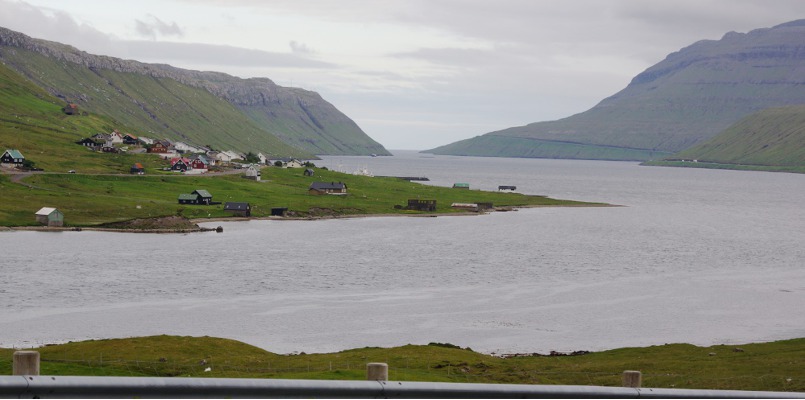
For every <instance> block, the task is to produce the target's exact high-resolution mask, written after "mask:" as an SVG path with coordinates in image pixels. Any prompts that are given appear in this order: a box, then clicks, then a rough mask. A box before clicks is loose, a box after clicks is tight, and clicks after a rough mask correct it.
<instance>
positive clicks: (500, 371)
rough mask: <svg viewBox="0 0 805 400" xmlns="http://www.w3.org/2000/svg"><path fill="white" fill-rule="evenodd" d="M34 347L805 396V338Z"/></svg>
mask: <svg viewBox="0 0 805 400" xmlns="http://www.w3.org/2000/svg"><path fill="white" fill-rule="evenodd" d="M36 350H37V351H39V352H40V353H41V358H42V366H41V373H42V375H90V376H182V377H185V376H187V377H215V378H220V377H234V378H275V379H337V380H363V379H366V363H368V362H384V363H388V364H389V380H392V381H431V382H471V383H522V384H549V385H554V384H555V385H596V386H620V385H621V374H622V372H623V371H625V370H639V371H641V372H642V373H643V387H647V388H677V389H682V388H687V389H694V388H695V389H722V390H764V391H798V392H803V391H805V376H803V372H802V362H801V360H802V359H803V357H805V339H794V340H785V341H779V342H772V343H759V344H746V345H741V346H737V347H736V346H724V345H721V346H711V347H697V346H692V345H687V344H667V345H663V346H652V347H645V348H624V349H617V350H610V351H603V352H597V353H589V354H583V355H576V356H553V357H547V356H521V357H514V358H500V357H496V356H492V355H486V354H480V353H475V352H473V351H472V350H469V349H461V348H459V347H458V346H455V345H451V344H438V343H433V344H430V345H410V344H409V345H406V346H401V347H394V348H377V347H367V348H362V349H353V350H346V351H342V352H338V353H329V354H305V353H300V354H295V355H279V354H275V353H271V352H269V351H266V350H263V349H259V348H256V347H254V346H250V345H247V344H244V343H240V342H237V341H233V340H226V339H218V338H210V337H177V336H152V337H139V338H129V339H110V340H94V341H85V342H74V343H67V344H60V345H52V346H46V347H42V348H38V349H36ZM12 353H13V350H10V349H0V374H10V373H11V355H12ZM207 368H209V369H210V371H208V372H205V369H207Z"/></svg>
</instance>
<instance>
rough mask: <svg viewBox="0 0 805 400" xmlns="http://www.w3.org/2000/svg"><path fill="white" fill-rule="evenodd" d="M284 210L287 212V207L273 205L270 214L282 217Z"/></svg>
mask: <svg viewBox="0 0 805 400" xmlns="http://www.w3.org/2000/svg"><path fill="white" fill-rule="evenodd" d="M286 212H288V207H273V208H272V209H271V216H272V217H284V216H285V213H286Z"/></svg>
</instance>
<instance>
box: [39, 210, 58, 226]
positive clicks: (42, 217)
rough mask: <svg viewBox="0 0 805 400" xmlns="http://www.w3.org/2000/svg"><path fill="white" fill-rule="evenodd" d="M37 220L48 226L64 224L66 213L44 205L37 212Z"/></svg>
mask: <svg viewBox="0 0 805 400" xmlns="http://www.w3.org/2000/svg"><path fill="white" fill-rule="evenodd" d="M36 222H38V223H40V224H42V225H46V226H64V214H62V212H61V211H59V210H58V209H55V208H53V207H42V208H40V209H39V211H37V212H36Z"/></svg>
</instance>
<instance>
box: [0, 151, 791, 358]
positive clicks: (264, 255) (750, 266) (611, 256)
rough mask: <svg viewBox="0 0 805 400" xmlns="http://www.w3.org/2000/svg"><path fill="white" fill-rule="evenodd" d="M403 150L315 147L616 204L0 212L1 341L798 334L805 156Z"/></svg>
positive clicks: (536, 343) (747, 337)
mask: <svg viewBox="0 0 805 400" xmlns="http://www.w3.org/2000/svg"><path fill="white" fill-rule="evenodd" d="M395 153H396V154H397V155H396V156H395V157H377V158H370V157H327V158H326V159H325V160H323V161H319V162H317V164H318V165H319V166H327V167H329V168H331V169H339V170H343V171H347V172H352V171H356V170H359V169H367V170H368V171H370V172H371V173H373V174H375V175H402V176H426V177H428V178H430V179H431V182H429V183H428V184H434V185H446V186H449V185H451V184H452V183H454V182H468V183H470V184H471V186H472V188H473V189H483V190H496V189H497V186H498V185H516V186H517V188H518V191H519V192H522V193H528V194H544V195H548V196H551V197H556V198H566V199H574V200H588V201H601V202H608V203H612V204H618V205H622V206H624V207H614V208H542V209H527V210H520V211H517V212H509V213H493V214H489V215H484V216H477V217H438V218H402V217H370V218H359V219H343V220H322V221H276V220H272V221H251V222H232V223H220V222H214V223H210V224H207V225H208V226H213V227H214V226H218V225H223V226H224V233H223V234H215V233H199V234H187V235H147V234H128V233H99V232H87V231H85V232H63V233H42V232H0V254H2V264H1V265H0V271H2V273H1V274H0V284H1V285H0V347H12V346H15V347H24V346H32V345H39V344H44V343H56V342H64V341H68V340H74V341H75V340H84V339H89V338H110V337H129V336H142V335H153V334H163V333H164V334H173V335H193V336H202V335H209V336H218V337H226V338H232V339H237V340H241V341H244V342H247V343H250V344H253V345H256V346H259V347H262V348H265V349H267V350H270V351H273V352H278V353H290V352H293V351H305V352H309V353H310V352H330V351H338V350H343V349H349V348H356V347H364V346H397V345H404V344H407V343H413V344H426V343H428V342H450V343H453V344H457V345H460V346H469V347H472V348H473V349H474V350H477V351H483V352H497V353H509V352H548V351H551V350H557V351H571V350H592V351H595V350H603V349H609V348H616V347H624V346H646V345H654V344H663V343H671V342H687V343H693V344H698V345H709V344H717V343H730V344H736V343H745V342H750V341H770V340H777V339H786V338H794V337H805V313H803V312H802V306H803V304H805V246H804V245H803V244H805V208H804V207H803V201H805V175H798V174H782V173H763V172H744V171H741V172H737V171H717V170H703V169H682V168H660V167H641V166H638V165H637V164H635V163H624V162H600V161H565V160H530V159H497V158H473V157H467V158H465V157H445V156H431V155H423V154H418V153H415V152H402V151H400V152H395ZM401 201H402V200H401Z"/></svg>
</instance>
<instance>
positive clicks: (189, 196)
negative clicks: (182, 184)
mask: <svg viewBox="0 0 805 400" xmlns="http://www.w3.org/2000/svg"><path fill="white" fill-rule="evenodd" d="M179 204H204V205H210V204H212V194H210V192H208V191H206V190H203V189H198V190H194V191H193V193H182V194H180V195H179ZM217 204H221V203H217Z"/></svg>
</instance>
